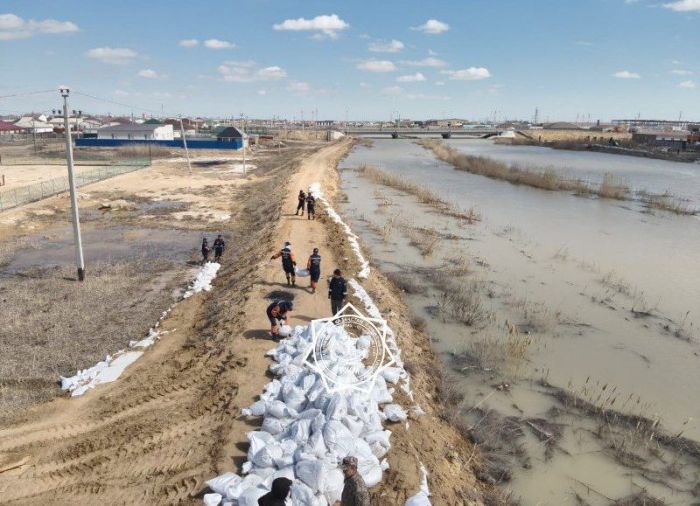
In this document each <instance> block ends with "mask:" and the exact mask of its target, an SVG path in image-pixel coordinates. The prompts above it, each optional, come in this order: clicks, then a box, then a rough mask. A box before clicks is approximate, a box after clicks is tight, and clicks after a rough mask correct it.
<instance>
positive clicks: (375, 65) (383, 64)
mask: <svg viewBox="0 0 700 506" xmlns="http://www.w3.org/2000/svg"><path fill="white" fill-rule="evenodd" d="M357 68H358V69H360V70H365V71H367V72H393V71H395V70H396V65H394V63H393V62H390V61H389V60H365V61H362V62H360V63H358V64H357Z"/></svg>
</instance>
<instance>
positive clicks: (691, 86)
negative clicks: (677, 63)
mask: <svg viewBox="0 0 700 506" xmlns="http://www.w3.org/2000/svg"><path fill="white" fill-rule="evenodd" d="M678 86H679V87H681V88H685V89H687V90H694V89H695V88H696V87H697V85H696V84H695V81H683V82H682V83H680V84H679V85H678Z"/></svg>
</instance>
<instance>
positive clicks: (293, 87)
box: [287, 81, 311, 94]
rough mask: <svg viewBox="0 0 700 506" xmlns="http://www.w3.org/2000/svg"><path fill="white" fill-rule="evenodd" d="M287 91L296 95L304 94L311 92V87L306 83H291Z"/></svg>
mask: <svg viewBox="0 0 700 506" xmlns="http://www.w3.org/2000/svg"><path fill="white" fill-rule="evenodd" d="M287 89H288V90H289V91H293V92H295V93H299V94H304V93H308V92H309V91H311V85H310V84H309V83H307V82H306V81H290V82H289V85H288V86H287Z"/></svg>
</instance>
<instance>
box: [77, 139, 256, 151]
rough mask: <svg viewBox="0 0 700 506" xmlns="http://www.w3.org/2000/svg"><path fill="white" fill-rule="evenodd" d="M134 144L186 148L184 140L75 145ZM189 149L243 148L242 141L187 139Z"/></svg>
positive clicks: (95, 141) (88, 141) (91, 141)
mask: <svg viewBox="0 0 700 506" xmlns="http://www.w3.org/2000/svg"><path fill="white" fill-rule="evenodd" d="M133 144H139V145H147V144H153V145H156V146H166V147H169V148H184V145H183V142H182V139H174V140H172V141H159V140H153V141H147V140H138V139H93V138H87V139H75V145H76V146H78V147H84V148H87V147H107V148H110V147H116V146H129V145H133ZM187 147H188V148H189V149H241V148H242V147H243V140H242V139H231V140H228V139H227V140H225V141H219V140H216V139H212V140H200V139H187Z"/></svg>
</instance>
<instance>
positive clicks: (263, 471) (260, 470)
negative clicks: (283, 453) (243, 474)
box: [250, 467, 277, 480]
mask: <svg viewBox="0 0 700 506" xmlns="http://www.w3.org/2000/svg"><path fill="white" fill-rule="evenodd" d="M275 472H277V470H276V469H275V468H274V467H254V468H253V470H252V471H251V472H250V474H256V475H258V476H260V478H262V479H263V480H267V479H268V478H269V477H270V476H272V475H273V474H275Z"/></svg>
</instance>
